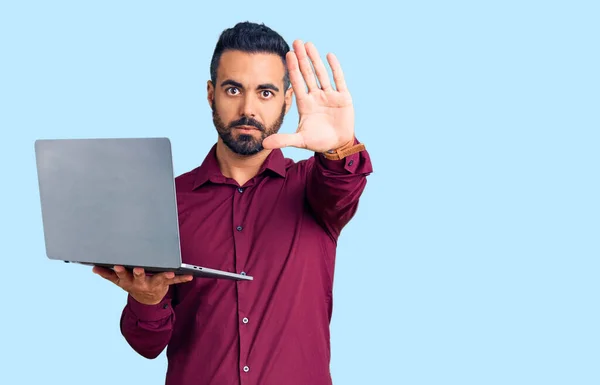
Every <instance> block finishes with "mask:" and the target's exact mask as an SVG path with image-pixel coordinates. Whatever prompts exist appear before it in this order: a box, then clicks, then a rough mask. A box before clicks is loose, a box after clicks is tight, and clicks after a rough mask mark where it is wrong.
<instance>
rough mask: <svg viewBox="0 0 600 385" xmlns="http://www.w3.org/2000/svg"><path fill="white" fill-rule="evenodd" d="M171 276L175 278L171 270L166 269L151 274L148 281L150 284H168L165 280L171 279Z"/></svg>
mask: <svg viewBox="0 0 600 385" xmlns="http://www.w3.org/2000/svg"><path fill="white" fill-rule="evenodd" d="M173 278H175V273H174V272H172V271H166V272H164V273H159V274H155V275H153V276H152V278H150V282H149V283H150V285H151V286H162V285H168V283H167V282H168V281H170V280H172V279H173Z"/></svg>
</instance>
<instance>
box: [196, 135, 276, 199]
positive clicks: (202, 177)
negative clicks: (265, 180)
mask: <svg viewBox="0 0 600 385" xmlns="http://www.w3.org/2000/svg"><path fill="white" fill-rule="evenodd" d="M267 170H269V171H272V172H273V173H274V174H275V175H279V176H281V177H285V174H286V160H285V158H284V156H283V152H282V151H281V150H280V149H274V150H271V153H270V154H269V155H268V156H267V158H266V159H265V161H264V162H263V164H262V166H261V168H260V170H259V171H258V175H260V174H263V173H264V172H265V171H267ZM225 179H226V178H225V176H224V175H223V173H222V172H221V169H220V168H219V163H218V161H217V145H216V144H215V145H213V146H212V148H211V149H210V151H209V152H208V154H206V157H205V158H204V161H203V162H202V164H201V165H200V167H198V168H197V169H196V178H195V180H194V187H193V189H194V190H195V189H197V188H198V187H200V186H202V185H203V184H204V183H206V182H208V181H211V182H213V183H225Z"/></svg>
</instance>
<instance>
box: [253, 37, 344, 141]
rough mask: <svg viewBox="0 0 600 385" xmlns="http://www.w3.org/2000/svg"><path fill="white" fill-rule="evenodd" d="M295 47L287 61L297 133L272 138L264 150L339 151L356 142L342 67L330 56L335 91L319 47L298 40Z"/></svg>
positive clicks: (270, 137) (333, 56) (268, 139)
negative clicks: (297, 120) (290, 148)
mask: <svg viewBox="0 0 600 385" xmlns="http://www.w3.org/2000/svg"><path fill="white" fill-rule="evenodd" d="M293 47H294V51H293V52H292V51H290V52H288V53H287V56H286V61H287V66H288V71H289V74H290V81H291V83H292V87H293V90H294V94H295V95H296V104H297V106H298V114H299V116H300V122H299V124H298V129H297V130H296V132H295V133H293V134H283V133H282V134H274V135H271V136H269V137H267V138H266V139H265V140H264V141H263V146H264V148H266V149H274V148H282V147H288V146H291V147H297V148H305V149H307V150H311V151H315V152H325V151H328V150H332V149H336V148H339V147H341V146H343V145H344V144H346V143H348V142H350V141H351V140H353V139H354V107H353V105H352V98H351V96H350V93H349V92H348V89H347V87H346V82H345V80H344V74H343V72H342V68H341V66H340V63H339V62H338V60H337V58H336V57H335V55H333V54H332V53H329V54H328V55H327V61H328V62H329V65H330V66H331V70H332V73H333V79H334V81H335V89H334V88H333V86H332V85H331V82H330V81H329V75H328V73H327V69H326V68H325V65H324V63H323V61H322V60H321V58H320V57H319V52H318V51H317V49H316V47H315V46H314V45H313V44H312V43H306V44H303V43H302V42H301V41H299V40H296V41H294V43H293ZM311 61H312V66H314V71H313V69H312V67H311ZM315 72H316V76H315ZM317 79H318V81H319V83H320V87H319V84H317ZM306 88H308V90H307V89H306Z"/></svg>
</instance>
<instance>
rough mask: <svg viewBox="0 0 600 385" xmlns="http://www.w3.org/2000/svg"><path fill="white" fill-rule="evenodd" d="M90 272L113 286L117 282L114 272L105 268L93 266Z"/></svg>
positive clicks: (117, 278)
mask: <svg viewBox="0 0 600 385" xmlns="http://www.w3.org/2000/svg"><path fill="white" fill-rule="evenodd" d="M92 272H93V273H94V274H97V275H99V276H101V277H102V278H104V279H106V280H108V281H110V282H112V283H114V284H116V283H117V281H118V280H119V277H117V274H115V272H114V271H112V270H111V269H107V268H104V267H100V266H94V267H93V268H92Z"/></svg>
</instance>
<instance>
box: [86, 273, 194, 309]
mask: <svg viewBox="0 0 600 385" xmlns="http://www.w3.org/2000/svg"><path fill="white" fill-rule="evenodd" d="M92 271H93V272H94V273H95V274H98V275H99V276H101V277H102V278H104V279H106V280H108V281H111V282H112V283H114V284H115V285H117V286H119V287H120V288H121V289H123V290H125V291H126V292H128V293H129V294H130V295H131V296H132V297H133V298H134V299H135V300H136V301H138V302H140V303H143V304H145V305H156V304H158V303H160V301H162V300H163V298H164V297H165V295H167V292H168V291H169V286H170V285H174V284H179V283H184V282H189V281H191V280H192V278H193V277H192V276H191V275H175V273H173V272H171V271H169V272H164V273H158V274H154V275H151V276H148V275H146V272H145V271H144V269H142V268H139V267H136V268H134V269H133V273H131V272H130V271H128V270H127V269H125V268H124V267H123V266H115V267H114V270H112V269H108V268H104V267H99V266H94V268H93V269H92Z"/></svg>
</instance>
